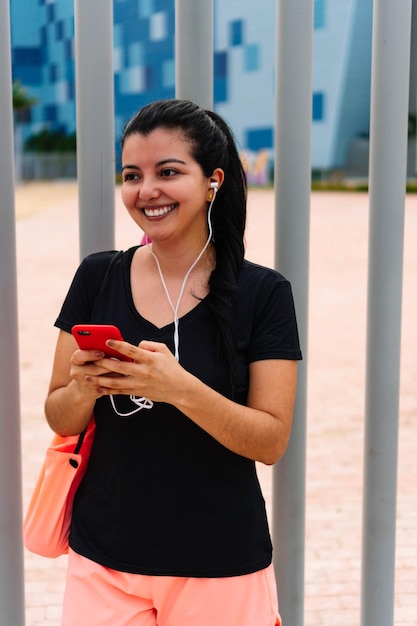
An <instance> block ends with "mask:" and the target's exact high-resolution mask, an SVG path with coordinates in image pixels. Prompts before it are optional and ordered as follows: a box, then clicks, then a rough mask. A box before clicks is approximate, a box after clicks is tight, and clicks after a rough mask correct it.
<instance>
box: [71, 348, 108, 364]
mask: <svg viewBox="0 0 417 626" xmlns="http://www.w3.org/2000/svg"><path fill="white" fill-rule="evenodd" d="M104 356H105V355H104V352H102V351H101V350H76V351H75V352H74V354H73V355H72V357H71V363H72V365H85V364H86V363H93V362H94V361H99V360H100V359H102V358H103V357H104Z"/></svg>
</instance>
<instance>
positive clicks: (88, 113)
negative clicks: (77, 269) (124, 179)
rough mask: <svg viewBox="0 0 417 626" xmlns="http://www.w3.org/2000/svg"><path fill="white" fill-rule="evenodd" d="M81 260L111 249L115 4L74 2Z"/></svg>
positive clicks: (86, 0) (96, 0)
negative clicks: (89, 255) (93, 253)
mask: <svg viewBox="0 0 417 626" xmlns="http://www.w3.org/2000/svg"><path fill="white" fill-rule="evenodd" d="M74 14H75V51H76V55H75V56H76V91H77V94H76V99H77V172H78V197H79V212H80V254H81V257H84V256H85V255H87V254H89V253H91V252H97V251H99V250H103V249H108V250H109V249H110V250H111V249H113V248H114V187H115V154H114V152H115V138H114V88H113V82H114V77H113V2H112V0H75V6H74Z"/></svg>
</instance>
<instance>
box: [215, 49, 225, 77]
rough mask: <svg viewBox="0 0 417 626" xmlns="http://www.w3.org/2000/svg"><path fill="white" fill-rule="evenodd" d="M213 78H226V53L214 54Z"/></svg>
mask: <svg viewBox="0 0 417 626" xmlns="http://www.w3.org/2000/svg"><path fill="white" fill-rule="evenodd" d="M214 76H216V78H225V77H226V76H227V52H215V53H214Z"/></svg>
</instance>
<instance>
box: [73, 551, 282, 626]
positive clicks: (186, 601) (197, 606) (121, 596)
mask: <svg viewBox="0 0 417 626" xmlns="http://www.w3.org/2000/svg"><path fill="white" fill-rule="evenodd" d="M213 625H214V626H255V625H256V626H281V619H280V617H279V615H278V601H277V592H276V584H275V576H274V570H273V567H272V565H270V566H269V567H268V568H267V569H264V570H261V571H259V572H255V573H254V574H247V575H245V576H233V577H230V578H181V577H176V576H143V575H141V574H127V573H124V572H118V571H116V570H112V569H108V568H106V567H103V566H102V565H98V564H97V563H95V562H94V561H90V560H89V559H86V558H85V557H82V556H80V555H79V554H77V553H75V552H74V551H72V550H70V553H69V561H68V573H67V585H66V589H65V595H64V607H63V618H62V626H213Z"/></svg>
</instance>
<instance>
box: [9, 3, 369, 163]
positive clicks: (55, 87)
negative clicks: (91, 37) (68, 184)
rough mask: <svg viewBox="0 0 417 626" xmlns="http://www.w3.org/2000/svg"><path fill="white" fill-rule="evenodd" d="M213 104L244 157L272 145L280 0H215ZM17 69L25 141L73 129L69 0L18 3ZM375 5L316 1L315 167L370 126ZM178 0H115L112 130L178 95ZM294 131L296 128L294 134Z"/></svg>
mask: <svg viewBox="0 0 417 626" xmlns="http://www.w3.org/2000/svg"><path fill="white" fill-rule="evenodd" d="M214 9H215V11H214V15H215V22H214V107H215V109H216V111H218V112H219V113H220V114H221V115H223V116H224V117H225V118H226V119H227V121H228V122H229V123H230V124H231V126H232V128H233V130H234V133H235V135H236V138H237V140H238V143H239V144H240V147H241V150H242V152H243V153H246V155H247V157H248V159H249V160H250V159H256V158H258V157H259V154H262V153H266V154H267V155H268V157H269V158H270V157H271V155H272V153H273V142H274V117H275V114H274V107H275V103H274V89H275V54H276V53H275V27H276V16H275V12H276V3H275V0H257V2H253V0H215V2H214ZM11 19H12V71H13V78H14V79H18V80H20V81H21V83H22V84H23V85H24V86H25V87H26V88H27V89H28V91H29V93H30V95H31V96H34V97H35V98H37V100H38V102H37V104H36V105H35V106H34V107H32V109H31V110H30V111H29V112H28V115H27V118H26V120H25V121H24V123H23V124H22V125H21V127H22V133H23V136H24V138H26V137H28V136H29V135H31V134H33V133H37V132H39V131H40V130H42V129H44V128H49V129H54V130H55V129H62V130H63V131H64V132H66V133H71V132H74V130H75V127H76V106H75V68H74V16H73V0H13V2H11ZM371 29H372V0H315V1H314V51H313V93H312V112H313V120H312V124H313V126H312V127H313V136H312V139H313V141H312V167H313V169H320V170H332V169H335V168H343V166H344V163H345V161H346V156H347V152H348V149H349V145H350V142H351V141H352V138H354V137H355V136H358V135H361V134H365V133H367V132H368V130H369V101H370V72H371ZM174 31H175V1H174V0H114V89H115V129H116V135H117V136H119V135H120V133H121V130H122V128H123V125H124V124H125V122H126V121H127V120H128V119H129V118H130V116H131V115H132V114H133V113H134V112H135V111H136V110H137V109H138V108H140V107H141V106H142V105H144V104H146V103H147V102H150V101H152V100H156V99H159V98H169V97H173V96H174V95H175V59H174V51H175V40H174V36H175V34H174ZM295 132H296V129H295Z"/></svg>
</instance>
